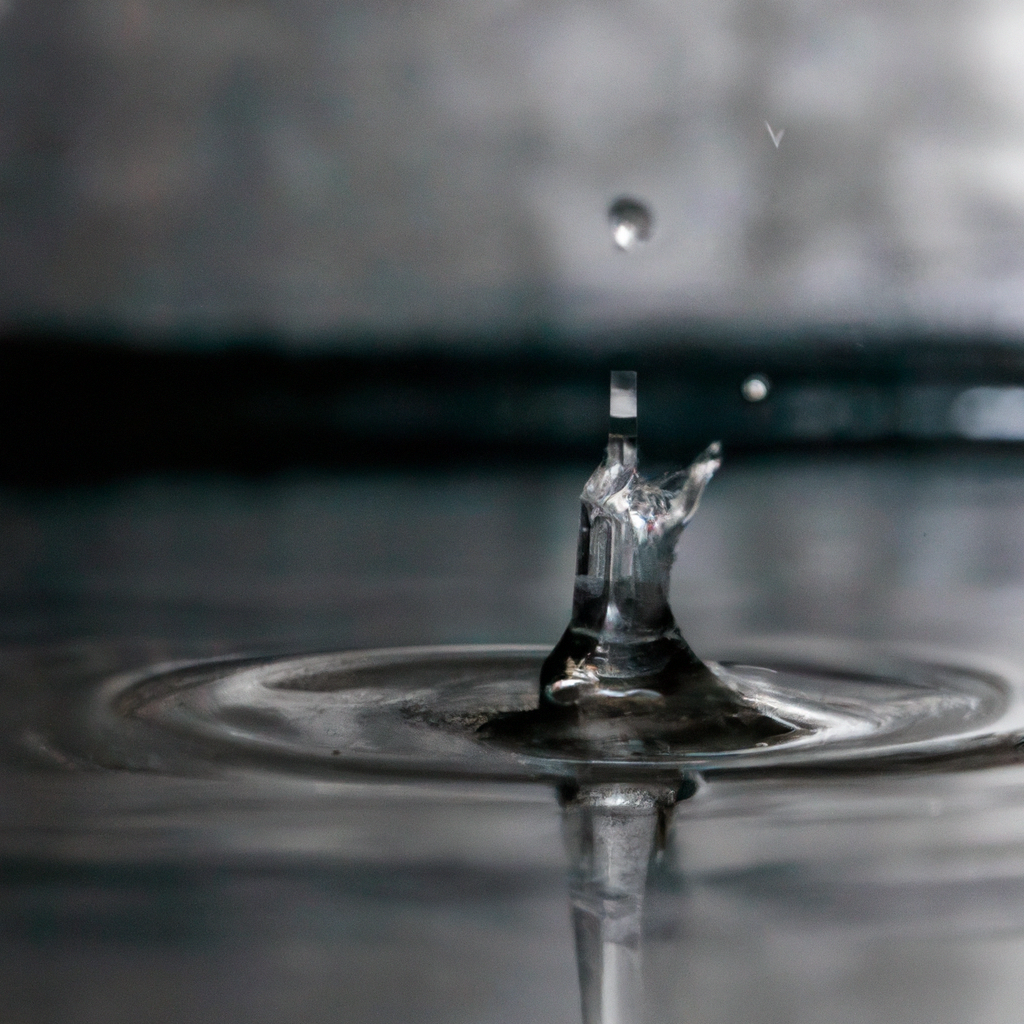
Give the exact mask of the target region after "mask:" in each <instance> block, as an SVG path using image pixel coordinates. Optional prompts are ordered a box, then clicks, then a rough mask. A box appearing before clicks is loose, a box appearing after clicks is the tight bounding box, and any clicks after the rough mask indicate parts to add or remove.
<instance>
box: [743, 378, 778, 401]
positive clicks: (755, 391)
mask: <svg viewBox="0 0 1024 1024" xmlns="http://www.w3.org/2000/svg"><path fill="white" fill-rule="evenodd" d="M771 389H772V385H771V382H770V381H769V380H768V378H767V377H765V376H764V375H763V374H760V373H755V374H752V375H751V376H749V377H748V378H747V379H746V380H745V381H744V382H743V383H742V384H741V385H740V393H741V394H742V395H743V397H744V398H745V399H746V400H747V401H748V402H763V401H764V400H765V399H766V398H767V397H768V392H769V391H771Z"/></svg>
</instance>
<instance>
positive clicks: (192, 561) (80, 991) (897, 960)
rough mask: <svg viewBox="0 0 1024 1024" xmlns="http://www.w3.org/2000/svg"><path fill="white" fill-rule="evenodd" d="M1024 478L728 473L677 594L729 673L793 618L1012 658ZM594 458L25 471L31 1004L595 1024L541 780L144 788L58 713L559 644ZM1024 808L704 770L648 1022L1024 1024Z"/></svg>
mask: <svg viewBox="0 0 1024 1024" xmlns="http://www.w3.org/2000/svg"><path fill="white" fill-rule="evenodd" d="M1022 469H1024V463H1022V462H1021V460H1019V459H1018V458H1017V457H1016V456H1013V455H1010V454H1007V455H1006V456H992V455H989V456H984V457H979V458H976V459H967V458H964V457H962V456H958V457H952V456H951V457H935V458H920V459H914V458H906V459H895V458H892V459H885V458H881V457H878V458H862V459H856V460H853V459H850V460H847V461H832V462H826V461H818V462H814V461H810V460H808V461H802V462H801V461H796V460H784V459H783V460H764V461H762V462H747V463H743V464H736V463H732V464H729V463H727V464H726V467H725V468H724V469H723V471H722V473H721V475H720V477H719V478H717V479H716V481H715V487H714V488H713V489H712V490H710V491H709V492H708V494H707V496H706V497H705V501H704V505H703V506H702V513H701V516H700V517H699V518H698V519H697V520H695V521H694V523H693V525H692V526H691V528H690V529H689V530H688V532H687V535H686V537H685V538H684V541H683V544H682V546H681V548H680V553H679V560H678V565H677V568H676V577H675V579H674V582H673V606H674V609H675V612H676V616H677V618H678V620H679V622H680V625H681V626H682V627H683V629H684V630H685V632H686V635H687V639H688V640H689V641H690V643H691V644H692V646H693V647H694V649H695V650H696V651H698V652H699V653H711V654H714V655H718V656H722V657H725V656H726V655H728V654H729V653H730V652H729V651H728V650H727V648H728V646H729V644H730V643H735V644H740V642H741V640H742V642H743V643H747V642H748V640H750V641H751V642H752V639H751V638H754V639H756V638H758V637H760V639H761V641H762V642H763V641H764V638H765V637H766V636H767V637H769V638H771V639H772V642H777V643H780V644H782V645H783V646H785V645H786V644H787V643H788V642H789V641H788V640H787V637H793V636H796V635H801V636H804V637H807V636H816V637H824V638H829V637H832V638H837V639H840V640H842V641H843V642H856V643H858V644H868V645H870V646H871V647H872V648H875V647H876V646H877V645H884V644H887V643H893V642H900V643H911V644H916V645H925V646H926V647H927V648H928V649H930V650H936V649H939V650H944V651H946V652H947V653H949V654H953V655H956V656H958V657H963V658H966V659H968V660H969V661H970V660H972V659H980V660H981V661H986V659H989V660H993V661H995V662H998V663H1000V664H1008V665H1011V666H1018V667H1019V666H1020V665H1022V664H1024V644H1022V641H1021V640H1020V633H1019V622H1020V621H1021V616H1022V615H1024V473H1022V472H1021V470H1022ZM579 478H580V477H579V471H578V470H576V469H570V470H566V471H564V472H562V471H555V472H550V473H547V474H544V473H541V474H529V475H528V474H526V473H515V472H497V471H495V472H493V473H490V474H476V475H470V474H466V475H461V476H448V477H429V476H425V475H423V476H415V475H397V474H396V475H392V476H382V475H365V476H349V477H345V478H310V477H306V478H290V479H289V478H281V479H276V480H265V481H260V482H238V481H226V480H218V479H207V480H194V479H193V480H178V481H173V480H151V481H136V482H127V483H122V484H117V485H111V486H107V487H103V488H94V489H84V488H83V489H69V490H63V491H35V492H30V491H8V492H6V493H4V494H3V495H2V498H0V524H2V529H0V548H2V553H3V557H2V558H0V567H2V568H0V573H2V578H0V594H2V615H0V633H2V636H3V640H4V647H3V651H2V654H0V675H2V681H3V682H2V686H0V695H2V696H0V699H2V701H3V722H4V727H3V737H2V741H3V747H2V759H3V762H4V765H5V767H4V768H3V773H2V774H3V785H2V787H0V856H2V863H3V882H2V885H0V901H2V905H3V908H4V910H3V914H2V917H3V920H4V922H5V924H4V928H3V932H2V935H0V943H2V947H3V956H2V958H0V962H2V963H3V964H4V967H3V969H2V971H0V989H2V991H0V995H2V999H3V1004H4V1006H5V1008H6V1009H5V1013H6V1019H9V1020H12V1021H15V1022H17V1024H22V1022H25V1024H40V1022H47V1024H49V1022H54V1024H56V1022H61V1024H63V1022H65V1021H67V1022H71V1021H74V1022H76V1024H78V1022H82V1021H93V1020H96V1021H99V1020H103V1021H105V1022H111V1021H113V1022H121V1021H124V1022H128V1021H133V1022H134V1021H139V1020H144V1021H154V1022H156V1021H159V1022H168V1024H172V1022H173V1024H176V1022H178V1021H184V1020H200V1021H203V1020H214V1019H217V1020H236V1019H237V1020H243V1019H245V1020H248V1021H264V1020H265V1021H267V1022H268V1024H269V1022H270V1021H275V1022H278V1021H287V1022H291V1021H295V1022H319V1021H327V1020H336V1019H338V1015H339V1013H340V1012H341V1009H342V1008H343V1010H344V1015H345V1019H347V1020H352V1021H357V1022H360V1024H362V1022H367V1024H369V1022H371V1021H384V1020H388V1021H390V1020H396V1019H417V1020H428V1021H429V1020H435V1019H436V1020H441V1019H444V1020H448V1021H461V1020H465V1021H467V1022H469V1021H490V1020H494V1021H505V1022H515V1021H518V1020H523V1021H527V1020H537V1019H546V1020H551V1021H555V1022H561V1021H569V1022H571V1021H574V1020H576V1019H577V1017H576V1015H577V1013H578V1002H577V996H576V992H575V987H576V981H575V977H574V967H573V963H572V937H571V934H570V930H569V923H568V917H567V912H566V896H565V887H564V885H565V861H564V853H563V850H562V847H561V842H560V837H559V811H558V807H557V803H556V799H555V795H554V792H553V788H552V787H551V786H548V785H515V786H508V785H504V784H503V785H501V786H496V785H494V784H484V783H478V784H466V783H454V782H451V783H441V782H435V783H431V784H429V785H428V784H426V783H423V782H420V783H415V784H407V783H404V782H398V781H394V782H388V783H367V782H356V781H341V780H339V781H326V780H324V779H323V778H318V779H316V780H309V779H302V778H298V777H295V776H290V777H289V778H279V777H277V776H276V775H274V774H272V773H267V772H250V771H246V772H242V773H238V774H235V775H230V774H229V775H228V776H225V777H222V778H219V779H205V780H201V779H195V778H183V777H180V776H179V775H176V774H168V773H167V772H166V771H164V770H162V769H161V765H160V764H159V763H154V764H149V765H139V766H138V767H139V768H140V769H141V770H137V771H133V772H123V771H116V770H110V769H103V768H98V767H97V766H96V765H95V763H91V762H90V760H89V759H88V758H86V757H82V756H81V754H80V752H76V751H75V750H73V749H69V746H68V744H66V743H64V742H63V740H62V735H61V732H60V729H59V728H55V727H53V726H54V723H60V722H61V721H62V718H61V716H62V715H66V711H67V707H68V704H67V703H66V702H67V701H69V700H70V699H71V698H72V697H74V696H75V695H79V696H80V695H81V694H83V693H85V692H87V691H88V690H89V689H91V688H94V687H95V686H97V685H99V684H100V683H102V682H103V681H105V680H108V679H109V678H111V677H112V676H114V675H116V674H118V673H124V672H134V671H138V670H141V669H143V668H145V667H146V666H152V665H154V664H158V663H167V662H173V661H175V660H176V659H181V658H194V657H207V656H231V655H266V654H281V655H285V654H288V653H291V652H305V651H315V650H333V649H341V648H352V647H377V646H384V645H387V646H394V645H400V644H412V643H421V644H422V643H467V642H470V643H476V642H488V643H495V642H523V641H533V642H536V643H540V644H543V645H550V644H551V643H553V642H554V640H555V639H556V638H557V635H558V633H559V632H560V630H561V628H562V627H563V626H564V622H565V619H566V615H567V611H568V604H569V599H570V596H571V593H570V590H571V587H570V586H568V585H567V582H566V581H567V580H571V577H572V568H573V547H574V543H575V533H576V526H577V522H576V516H575V506H576V496H577V494H578V491H579ZM398 522H401V523H403V524H404V526H403V528H402V529H401V530H396V529H394V524H395V523H398ZM385 534H386V535H387V536H388V537H389V538H391V539H390V542H389V543H384V540H383V538H384V536H385ZM441 536H449V537H451V538H453V539H452V540H451V541H450V542H449V543H447V544H444V545H441V544H439V543H438V542H437V539H438V538H439V537H441ZM231 724H232V727H233V728H235V729H239V730H246V729H248V730H253V729H256V728H258V727H260V723H259V722H256V721H254V720H253V719H252V718H251V717H250V718H249V719H246V720H234V721H233V722H232V723H231ZM263 724H264V725H265V724H266V723H263ZM328 756H329V755H328ZM1022 807H1024V775H1022V774H1021V772H1020V770H1019V769H1017V768H1014V767H1012V766H1004V767H999V768H987V769H981V770H977V766H975V767H974V768H972V770H969V771H960V770H957V771H936V770H934V767H933V768H932V769H929V770H928V771H924V772H916V773H913V774H910V775H907V776H903V777H898V778H897V777H890V776H887V775H882V776H877V777H874V778H871V779H868V778H866V777H864V776H860V775H857V774H856V773H854V774H852V775H851V774H849V773H843V774H841V775H835V776H832V777H829V778H826V779H824V780H822V779H818V780H813V781H812V780H808V779H801V778H799V777H793V778H777V779H774V780H766V779H759V778H758V777H757V776H756V775H746V776H744V777H742V778H735V779H733V780H732V781H727V780H725V779H721V780H719V781H715V780H714V779H712V780H711V781H709V782H708V783H707V785H706V786H705V787H704V788H703V789H702V790H701V791H700V792H699V793H698V794H697V796H695V797H694V798H693V799H692V800H689V801H686V802H685V803H684V804H682V805H680V806H679V807H677V809H676V811H675V813H674V816H673V820H672V825H671V828H670V831H669V834H668V837H667V845H666V848H665V851H664V853H663V854H661V855H660V856H659V859H658V860H657V862H656V863H655V865H653V867H652V871H651V875H650V890H649V898H648V901H647V907H646V911H645V914H646V916H645V924H644V929H645V932H644V942H645V948H646V950H647V958H646V961H645V968H644V970H645V991H646V993H647V1003H648V1008H647V1014H648V1019H649V1020H650V1021H651V1022H654V1021H658V1022H660V1021H669V1020H678V1019H679V1017H680V1015H681V1014H682V1013H684V1012H685V1014H686V1015H687V1016H688V1018H689V1019H693V1020H697V1021H706V1022H718V1021H724V1020H726V1019H729V1020H735V1019H744V1020H748V1021H752V1022H755V1021H756V1022H769V1021H771V1022H774V1021H798V1022H804V1021H807V1022H808V1024H811V1022H815V1024H817V1022H818V1021H820V1020H821V1019H824V1018H827V1019H829V1020H830V1021H840V1022H842V1024H868V1022H870V1024H874V1022H876V1021H877V1022H881V1021H886V1022H891V1021H894V1020H899V1021H918V1020H920V1021H922V1022H923V1021H928V1024H945V1022H949V1024H964V1022H967V1021H970V1022H973V1021H978V1022H979V1024H980V1022H982V1021H984V1022H985V1024H1017V1022H1018V1020H1019V1016H1018V1015H1017V1008H1018V1007H1019V1003H1020V987H1019V983H1018V974H1019V972H1018V971H1017V970H1016V966H1015V965H1016V964H1018V963H1019V957H1020V956H1021V955H1024V938H1022V935H1024V907H1022V906H1021V903H1020V899H1019V894H1020V893H1021V892H1024V833H1022V832H1021V826H1020V822H1021V821H1022V820H1024V816H1022V815H1021V808H1022ZM523 976H528V977H530V978H531V984H530V986H529V987H525V986H523V985H522V984H521V978H522V977H523ZM737 979H739V980H737ZM385 989H386V991H382V990H385ZM826 1010H827V1012H826Z"/></svg>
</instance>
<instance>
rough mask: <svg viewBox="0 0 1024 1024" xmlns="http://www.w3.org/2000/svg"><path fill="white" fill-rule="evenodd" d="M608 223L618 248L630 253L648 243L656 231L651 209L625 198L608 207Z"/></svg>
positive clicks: (636, 200) (637, 201) (638, 201)
mask: <svg viewBox="0 0 1024 1024" xmlns="http://www.w3.org/2000/svg"><path fill="white" fill-rule="evenodd" d="M608 223H609V224H610V225H611V228H612V241H613V242H614V243H615V246H616V248H618V249H621V250H622V251H623V252H630V251H631V250H633V249H635V248H636V247H637V245H639V244H640V243H641V242H646V241H647V240H648V239H649V238H650V237H651V234H652V233H653V231H654V215H653V214H652V213H651V210H650V207H648V206H647V205H645V204H644V203H641V202H640V200H638V199H629V198H627V197H625V196H623V197H622V198H620V199H616V200H615V202H614V203H612V205H611V206H610V207H608Z"/></svg>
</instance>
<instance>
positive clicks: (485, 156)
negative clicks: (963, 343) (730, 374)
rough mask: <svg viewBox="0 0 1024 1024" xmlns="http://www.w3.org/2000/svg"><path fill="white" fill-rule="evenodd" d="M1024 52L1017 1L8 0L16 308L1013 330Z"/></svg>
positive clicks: (88, 314) (3, 20)
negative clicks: (635, 203)
mask: <svg viewBox="0 0 1024 1024" xmlns="http://www.w3.org/2000/svg"><path fill="white" fill-rule="evenodd" d="M1022 51H1024V14H1022V12H1021V8H1020V5H1019V4H1017V3H1015V2H1014V0H929V2H927V3H926V2H924V0H895V2H893V0H886V2H882V0H842V2H828V3H826V2H823V0H744V2H739V0H672V2H668V0H614V2H610V0H586V2H580V0H543V2H542V0H416V2H414V3H413V2H410V3H404V4H403V3H398V2H396V0H336V2H327V0H288V2H287V3H286V2H284V0H236V2H226V0H51V2H49V3H47V4H34V3H30V2H29V0H0V266H2V268H3V271H2V273H0V325H5V326H8V327H9V326H10V325H17V324H22V323H25V322H29V321H31V322H40V321H42V322H45V323H58V324H63V325H71V326H76V327H77V326H82V325H90V324H93V325H95V324H98V325H111V324H113V325H116V326H119V327H122V328H124V329H127V330H128V331H138V332H141V333H147V332H148V333H150V334H152V333H153V332H154V331H163V330H166V331H170V332H182V331H186V332H191V333H192V334H193V335H194V336H196V337H199V336H207V337H217V336H220V335H222V334H223V333H224V332H226V331H237V330H252V329H256V330H265V331H268V332H271V333H274V334H276V335H278V336H280V337H281V338H283V339H286V340H290V341H292V342H294V343H302V344H314V343H317V340H318V339H326V338H331V339H333V341H332V343H337V339H339V338H342V339H344V338H349V339H351V338H353V337H355V336H356V335H358V334H363V335H367V334H368V335H370V336H372V337H373V338H375V339H376V340H377V341H378V342H380V341H382V340H383V339H386V338H389V337H395V338H398V337H401V336H403V335H404V334H405V333H407V332H409V331H415V330H419V329H424V328H426V329H430V330H435V331H442V332H450V333H452V334H457V333H460V332H465V331H473V332H479V331H481V330H483V331H484V332H488V331H489V332H492V333H494V334H495V335H496V336H499V337H511V336H515V335H516V334H517V332H521V331H522V330H524V329H533V328H536V327H538V326H551V325H554V326H555V327H557V328H558V329H560V330H562V331H567V332H570V333H571V332H573V331H590V330H591V329H592V328H593V327H594V326H595V325H598V326H602V327H608V326H615V325H616V324H620V323H621V324H635V323H637V322H638V321H642V320H649V319H652V318H653V319H659V318H660V319H663V320H664V319H667V320H669V321H672V322H675V321H682V320H688V319H697V320H704V321H707V320H711V321H715V322H717V321H719V320H728V321H729V322H732V323H737V322H740V323H750V324H752V325H755V326H756V325H778V324H780V323H781V324H788V323H807V322H814V323H825V324H833V323H849V322H856V323H868V324H888V325H891V324H896V325H911V326H913V327H915V328H921V327H923V328H925V329H928V328H931V327H941V328H943V329H948V328H952V329H954V330H956V329H961V328H965V329H971V330H974V329H977V328H979V327H980V328H983V329H995V330H997V331H1000V332H1004V333H1007V334H1009V335H1011V336H1012V335H1015V334H1017V333H1019V331H1020V329H1021V327H1022V325H1024V288H1022V287H1021V281H1022V274H1024V231H1022V226H1024V63H1022V62H1021V60H1020V56H1019V55H1020V53H1021V52H1022ZM766 121H767V122H769V123H770V124H771V125H772V126H773V128H774V130H775V131H778V130H779V129H783V130H784V132H785V134H784V136H783V137H782V140H781V142H780V145H779V146H778V148H776V147H775V146H774V145H773V142H772V139H771V138H770V136H769V133H768V131H767V129H766V127H765V122H766ZM621 194H633V195H637V196H639V197H641V198H643V199H645V200H647V201H648V202H650V204H651V206H652V208H653V210H654V212H655V216H656V233H655V236H654V238H653V239H652V241H651V242H650V244H649V245H647V246H646V247H645V248H644V249H643V250H642V251H640V252H637V253H634V254H632V255H630V256H624V255H623V254H622V253H619V252H616V251H615V250H614V249H613V247H612V245H611V241H610V238H609V234H608V228H607V223H606V219H605V212H606V210H607V207H608V205H609V203H610V202H611V201H612V200H613V199H614V198H615V197H616V196H618V195H621Z"/></svg>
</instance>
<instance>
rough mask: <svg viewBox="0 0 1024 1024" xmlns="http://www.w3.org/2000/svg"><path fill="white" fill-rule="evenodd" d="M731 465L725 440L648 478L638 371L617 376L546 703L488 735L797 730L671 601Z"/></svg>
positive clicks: (623, 743)
mask: <svg viewBox="0 0 1024 1024" xmlns="http://www.w3.org/2000/svg"><path fill="white" fill-rule="evenodd" d="M721 463H722V448H721V445H720V444H719V443H718V442H717V441H716V442H714V443H713V444H711V445H709V446H708V447H707V448H706V449H705V450H704V451H703V452H702V453H701V454H700V455H698V456H697V458H696V459H695V460H694V461H693V462H692V463H691V464H690V465H689V466H688V467H687V468H686V469H679V470H673V471H671V472H668V473H665V474H663V475H661V476H659V477H657V478H656V479H653V480H649V479H647V478H645V477H644V476H642V475H641V473H640V471H639V468H638V456H637V382H636V373H634V372H632V371H618V372H615V373H613V374H612V378H611V395H610V403H609V432H608V447H607V450H606V453H605V458H604V460H603V461H602V462H601V464H600V465H599V466H598V467H597V468H596V469H595V470H594V472H593V473H592V474H591V476H590V479H589V480H587V482H586V485H585V486H584V488H583V493H582V494H581V495H580V503H581V507H580V528H579V540H578V546H577V555H576V579H575V586H574V588H573V602H572V617H571V619H570V622H569V625H568V627H567V628H566V630H565V632H564V633H563V634H562V638H561V639H560V640H559V641H558V643H557V644H556V645H555V648H554V650H552V652H551V653H550V655H549V656H548V658H547V659H546V660H545V662H544V666H543V668H542V669H541V674H540V696H539V702H538V707H537V708H536V709H535V710H533V711H530V712H526V713H520V714H515V715H510V716H501V717H499V718H498V719H496V720H495V721H493V722H491V723H489V725H488V726H487V727H486V728H485V730H484V733H485V734H486V735H488V736H490V737H492V738H499V739H500V738H501V737H503V736H507V737H509V738H511V739H512V740H513V741H514V742H517V741H518V740H519V739H521V738H522V737H523V736H525V735H528V736H529V737H530V738H531V742H537V741H538V740H539V739H540V738H541V737H543V738H544V739H545V740H546V741H547V742H549V743H550V744H552V745H553V746H554V747H556V748H557V747H559V746H561V747H562V748H564V749H566V750H573V751H576V752H579V753H582V754H585V755H586V754H589V755H591V756H595V757H602V758H603V757H607V756H609V755H610V754H611V753H612V751H613V750H623V749H637V748H638V747H639V749H644V748H646V747H648V746H651V745H655V746H657V745H664V744H665V743H666V742H668V743H675V744H679V743H692V744H694V745H695V746H698V747H703V748H704V749H708V748H715V749H722V748H729V747H734V748H735V747H745V746H750V745H752V744H753V743H756V742H759V741H763V740H767V739H769V738H770V737H774V736H779V735H783V734H785V733H788V732H791V731H793V730H795V729H796V728H798V726H797V725H796V724H795V723H794V722H791V721H787V720H785V719H783V718H780V717H778V716H777V715H775V714H773V713H772V712H771V711H770V710H767V709H766V708H765V707H762V706H758V704H757V702H756V701H752V700H750V699H748V698H747V697H745V696H744V695H743V694H742V693H740V692H739V691H738V689H737V688H736V687H735V686H733V685H732V684H731V681H730V680H728V679H723V678H722V676H721V674H720V673H716V672H715V671H713V670H712V669H711V668H710V667H709V666H708V665H706V664H705V663H704V662H703V661H701V660H700V658H698V657H697V655H696V654H694V652H693V651H692V650H691V649H690V646H689V644H687V642H686V640H685V639H684V638H683V634H682V633H681V632H680V630H679V627H678V625H677V624H676V620H675V617H674V616H673V614H672V609H671V607H670V606H669V583H670V576H671V571H672V565H673V562H674V560H675V550H676V545H677V543H678V541H679V538H680V536H681V535H682V532H683V529H684V528H685V526H686V524H687V523H689V522H690V520H691V519H692V518H693V516H694V514H695V513H696V511H697V508H698V506H699V505H700V500H701V497H702V495H703V494H704V490H705V488H706V487H707V485H708V482H709V481H710V480H711V478H712V477H713V476H714V474H715V472H716V470H717V469H718V468H719V466H720V465H721Z"/></svg>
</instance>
